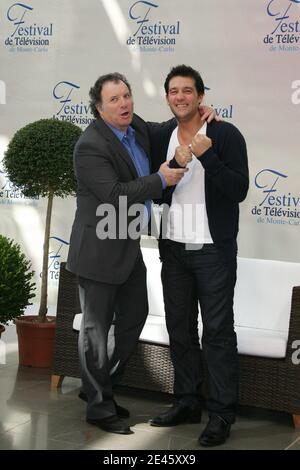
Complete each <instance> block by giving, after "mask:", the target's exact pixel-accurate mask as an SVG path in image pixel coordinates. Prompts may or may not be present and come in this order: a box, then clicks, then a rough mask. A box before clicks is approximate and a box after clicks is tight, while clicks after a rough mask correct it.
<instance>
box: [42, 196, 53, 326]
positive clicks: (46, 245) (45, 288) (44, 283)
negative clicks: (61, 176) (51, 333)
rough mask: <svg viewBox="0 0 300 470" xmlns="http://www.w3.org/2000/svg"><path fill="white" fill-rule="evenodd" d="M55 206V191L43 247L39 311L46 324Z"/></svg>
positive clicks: (49, 201) (48, 213) (47, 218)
mask: <svg viewBox="0 0 300 470" xmlns="http://www.w3.org/2000/svg"><path fill="white" fill-rule="evenodd" d="M52 205H53V191H50V192H49V197H48V204H47V215H46V224H45V236H44V246H43V268H42V285H41V302H40V310H39V321H41V322H44V321H45V320H46V315H47V311H48V308H47V299H48V258H49V238H50V226H51V215H52Z"/></svg>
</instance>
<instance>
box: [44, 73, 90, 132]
mask: <svg viewBox="0 0 300 470" xmlns="http://www.w3.org/2000/svg"><path fill="white" fill-rule="evenodd" d="M79 89H80V86H79V85H78V84H77V83H74V82H71V81H67V80H62V81H60V82H58V83H56V85H54V87H53V90H52V95H53V98H54V99H55V100H56V101H57V103H58V107H57V112H56V113H55V114H54V115H53V118H54V119H58V120H60V121H68V122H71V123H72V124H76V125H77V126H79V127H82V128H85V127H86V126H87V125H88V124H90V123H91V122H92V120H93V116H92V114H91V111H90V106H89V104H86V103H84V102H83V101H81V100H78V99H77V92H78V90H79Z"/></svg>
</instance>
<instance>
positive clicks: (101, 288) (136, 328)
mask: <svg viewBox="0 0 300 470" xmlns="http://www.w3.org/2000/svg"><path fill="white" fill-rule="evenodd" d="M79 296H80V303H81V308H82V312H83V318H82V322H81V329H80V333H79V360H80V368H81V378H82V388H83V391H84V393H85V394H86V395H87V398H88V404H87V418H89V419H102V418H105V417H108V416H111V415H114V414H116V409H115V404H114V401H113V385H114V384H116V383H117V382H118V381H119V379H120V377H121V375H122V372H123V371H124V367H125V364H126V362H127V360H128V358H129V356H130V354H131V353H132V351H133V350H134V348H135V346H136V344H137V341H138V339H139V336H140V333H141V331H142V329H143V326H144V324H145V321H146V318H147V314H148V298H147V286H146V267H145V264H144V261H143V258H142V254H141V253H140V255H139V257H138V259H137V261H136V264H135V266H134V269H133V271H132V273H131V274H130V276H129V278H128V279H127V281H126V282H125V283H124V284H122V285H116V284H105V283H101V282H96V281H92V280H89V279H83V278H80V279H79ZM113 323H114V324H113Z"/></svg>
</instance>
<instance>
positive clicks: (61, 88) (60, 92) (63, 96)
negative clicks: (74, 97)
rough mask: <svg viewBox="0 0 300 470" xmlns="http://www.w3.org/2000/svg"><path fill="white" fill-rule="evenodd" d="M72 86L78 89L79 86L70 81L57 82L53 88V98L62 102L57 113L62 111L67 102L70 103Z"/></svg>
mask: <svg viewBox="0 0 300 470" xmlns="http://www.w3.org/2000/svg"><path fill="white" fill-rule="evenodd" d="M74 88H77V89H79V88H80V86H78V85H75V83H71V82H58V83H57V84H56V85H55V87H54V88H53V96H54V98H55V99H56V100H60V101H59V102H60V103H61V104H62V106H61V108H60V110H59V111H58V112H57V113H56V114H57V115H58V114H60V113H61V112H62V110H63V109H64V107H65V106H66V104H67V103H70V101H71V98H70V96H71V93H72V92H73V90H74Z"/></svg>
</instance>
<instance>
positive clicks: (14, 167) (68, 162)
mask: <svg viewBox="0 0 300 470" xmlns="http://www.w3.org/2000/svg"><path fill="white" fill-rule="evenodd" d="M81 132H82V131H81V129H80V128H79V127H77V126H75V125H74V124H71V123H70V122H67V121H58V120H56V119H40V120H38V121H35V122H33V123H31V124H28V125H27V126H25V127H23V128H22V129H20V130H18V131H17V132H16V133H15V135H14V136H13V138H12V139H11V141H10V143H9V145H8V149H7V151H6V153H5V156H4V160H3V163H4V168H5V170H6V172H7V174H8V177H9V179H10V181H11V182H12V183H13V184H14V185H15V186H16V187H17V188H19V189H20V190H21V191H22V193H23V194H24V196H26V197H35V198H36V197H47V198H48V204H47V214H46V223H45V235H44V246H43V267H42V279H41V300H40V308H39V313H38V315H39V321H42V322H43V321H45V319H46V315H47V297H48V256H49V238H50V226H51V215H52V205H53V198H54V196H58V197H66V196H68V195H70V194H73V193H74V191H75V188H76V181H75V177H74V172H73V158H72V157H73V149H74V145H75V143H76V141H77V140H78V138H79V136H80V134H81Z"/></svg>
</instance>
